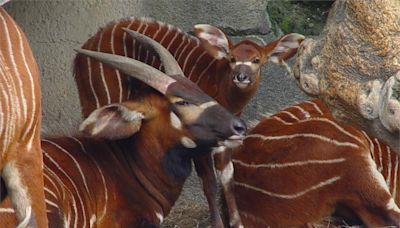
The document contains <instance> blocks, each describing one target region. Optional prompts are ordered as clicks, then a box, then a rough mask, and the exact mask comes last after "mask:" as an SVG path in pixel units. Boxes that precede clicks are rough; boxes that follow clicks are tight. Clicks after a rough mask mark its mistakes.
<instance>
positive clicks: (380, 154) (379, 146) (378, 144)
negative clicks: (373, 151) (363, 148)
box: [374, 138, 383, 172]
mask: <svg viewBox="0 0 400 228" xmlns="http://www.w3.org/2000/svg"><path fill="white" fill-rule="evenodd" d="M374 140H375V143H376V146H377V147H378V157H379V168H378V171H379V172H382V170H383V161H382V148H381V144H380V143H379V141H378V139H377V138H375V139H374ZM376 162H377V161H375V163H376Z"/></svg>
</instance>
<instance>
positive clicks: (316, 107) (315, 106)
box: [304, 101, 324, 115]
mask: <svg viewBox="0 0 400 228" xmlns="http://www.w3.org/2000/svg"><path fill="white" fill-rule="evenodd" d="M304 103H308V104H311V105H313V106H314V108H315V110H317V112H319V114H321V115H324V113H323V112H322V111H321V109H320V108H319V107H318V105H317V104H315V103H314V102H312V101H304Z"/></svg>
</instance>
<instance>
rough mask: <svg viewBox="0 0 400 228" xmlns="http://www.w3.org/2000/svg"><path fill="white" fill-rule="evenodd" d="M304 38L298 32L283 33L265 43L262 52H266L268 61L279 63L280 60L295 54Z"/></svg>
mask: <svg viewBox="0 0 400 228" xmlns="http://www.w3.org/2000/svg"><path fill="white" fill-rule="evenodd" d="M304 38H305V37H304V36H303V35H301V34H298V33H290V34H287V35H284V36H282V37H280V38H279V39H277V40H275V41H272V42H271V43H269V44H267V45H266V46H265V47H264V53H266V57H267V58H269V61H271V62H273V63H276V64H281V63H282V61H284V60H286V59H290V58H291V57H293V56H294V55H295V54H296V52H297V48H299V47H300V44H301V42H303V40H304Z"/></svg>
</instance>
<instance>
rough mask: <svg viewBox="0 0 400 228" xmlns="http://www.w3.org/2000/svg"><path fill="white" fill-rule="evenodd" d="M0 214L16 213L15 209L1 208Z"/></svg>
mask: <svg viewBox="0 0 400 228" xmlns="http://www.w3.org/2000/svg"><path fill="white" fill-rule="evenodd" d="M0 213H15V210H14V208H1V207H0Z"/></svg>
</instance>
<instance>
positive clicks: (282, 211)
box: [222, 100, 400, 228]
mask: <svg viewBox="0 0 400 228" xmlns="http://www.w3.org/2000/svg"><path fill="white" fill-rule="evenodd" d="M399 156H400V155H399V154H398V153H396V152H395V151H393V150H391V149H390V148H389V147H388V146H386V145H384V144H383V143H382V142H380V141H379V140H378V139H376V138H372V137H369V136H368V135H367V134H366V133H365V132H363V131H361V130H357V129H355V128H354V127H351V126H349V125H345V124H338V123H336V122H335V121H334V120H333V118H332V116H331V114H330V111H329V109H328V108H327V107H326V106H325V105H324V104H323V103H322V102H321V101H320V100H313V101H306V102H304V103H301V104H298V105H295V106H293V107H290V108H287V109H285V110H283V111H281V112H278V113H277V114H275V115H272V116H271V117H266V118H265V119H263V120H262V121H261V122H260V123H258V124H257V125H256V126H255V127H254V128H253V129H252V130H250V132H249V134H248V135H247V136H246V138H245V140H244V142H243V145H242V146H241V147H240V148H238V149H237V150H235V152H234V153H233V157H232V162H233V163H228V164H226V165H225V167H224V169H223V172H222V176H223V180H224V182H225V183H228V184H227V185H230V186H231V187H232V185H234V197H235V198H236V203H237V208H238V211H234V212H230V214H231V215H230V216H237V215H238V214H240V216H241V220H242V222H243V225H244V226H245V227H252V228H253V227H254V228H256V227H299V226H307V225H310V224H312V223H316V222H319V221H321V220H322V218H324V217H326V216H328V215H330V214H331V213H332V212H334V210H335V209H337V210H338V214H343V215H348V213H347V212H349V211H351V215H355V217H356V218H357V219H359V220H360V221H361V222H362V223H363V224H364V225H366V226H367V227H382V226H393V227H400V209H399V207H398V206H397V205H396V203H397V204H398V203H400V181H399V177H400V171H399V169H400V167H399ZM233 169H234V170H235V172H234V174H233ZM232 176H233V179H232ZM230 190H232V189H230ZM230 196H232V195H230ZM227 200H229V198H228V199H227ZM340 212H346V214H344V213H340ZM230 219H231V220H234V219H235V218H232V217H230Z"/></svg>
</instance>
